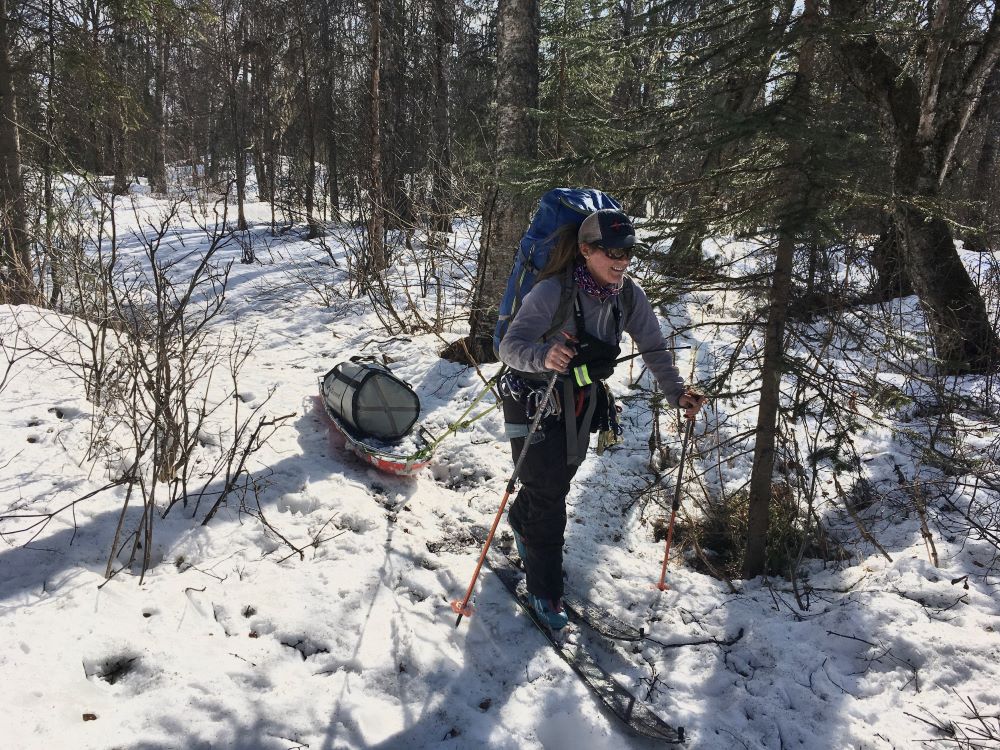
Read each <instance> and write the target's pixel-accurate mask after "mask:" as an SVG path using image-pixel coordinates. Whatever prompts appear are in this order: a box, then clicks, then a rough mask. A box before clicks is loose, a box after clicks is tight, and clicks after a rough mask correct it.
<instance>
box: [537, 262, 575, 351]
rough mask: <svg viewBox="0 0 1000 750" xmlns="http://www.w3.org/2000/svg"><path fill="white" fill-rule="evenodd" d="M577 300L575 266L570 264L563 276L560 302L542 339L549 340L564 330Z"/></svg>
mask: <svg viewBox="0 0 1000 750" xmlns="http://www.w3.org/2000/svg"><path fill="white" fill-rule="evenodd" d="M575 300H576V283H575V282H574V281H573V266H570V267H569V269H567V271H566V273H565V274H563V276H562V283H561V285H560V288H559V304H558V306H556V311H555V314H554V315H553V316H552V323H551V324H550V326H549V329H548V330H547V331H546V332H545V333H544V334H542V341H546V340H548V339H549V338H551V337H552V336H554V335H555V334H557V333H559V331H561V330H562V327H563V323H565V322H566V318H567V317H568V316H569V312H570V309H572V307H573V302H574V301H575Z"/></svg>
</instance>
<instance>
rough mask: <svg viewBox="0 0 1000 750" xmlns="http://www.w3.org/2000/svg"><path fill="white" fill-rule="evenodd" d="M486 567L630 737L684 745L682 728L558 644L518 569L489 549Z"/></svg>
mask: <svg viewBox="0 0 1000 750" xmlns="http://www.w3.org/2000/svg"><path fill="white" fill-rule="evenodd" d="M486 563H487V565H489V567H490V569H491V570H492V571H493V573H494V574H495V575H496V577H497V578H498V579H500V582H501V583H503V585H504V587H505V588H506V589H507V590H508V591H509V592H510V593H511V595H512V596H513V597H514V599H515V600H516V601H517V603H518V604H519V605H520V607H521V609H523V610H524V612H525V613H526V614H527V615H528V617H529V618H530V619H531V621H532V622H533V623H535V626H536V627H537V628H538V629H539V630H540V631H541V632H542V634H543V635H544V636H545V637H546V638H547V639H548V641H549V643H550V644H552V647H553V648H554V649H555V650H556V652H557V653H558V654H559V656H560V657H562V659H563V661H565V662H566V663H567V664H568V665H569V666H570V667H571V668H572V669H573V671H574V672H576V674H577V675H578V676H579V677H580V679H581V680H583V682H584V684H585V685H586V686H587V687H588V688H589V689H590V691H591V692H593V693H594V695H596V696H597V697H598V698H600V700H601V702H602V703H603V704H604V705H605V706H606V707H607V708H608V709H609V710H610V711H611V712H612V713H613V714H614V715H615V716H617V717H618V718H619V719H620V720H621V721H623V722H624V723H625V725H626V726H627V727H628V728H629V730H630V731H631V732H632V733H633V734H636V735H640V736H642V737H649V738H652V739H655V740H660V741H663V742H668V743H671V744H680V743H682V742H684V727H677V728H676V729H675V728H674V727H672V726H670V725H669V724H667V723H666V722H665V721H663V720H662V719H661V718H660V717H659V716H657V715H656V714H655V713H654V712H653V710H652V709H651V708H650V707H649V706H647V705H646V704H645V703H644V702H643V701H642V700H640V699H639V698H637V697H636V696H635V695H634V694H633V693H632V692H631V691H630V690H628V689H627V688H625V687H624V686H623V685H621V684H620V683H618V682H617V681H616V680H615V679H614V678H613V677H612V676H611V675H610V674H609V673H608V671H607V670H605V669H604V668H603V667H602V666H601V665H600V664H598V663H597V662H596V661H595V660H594V658H593V656H591V655H590V654H589V653H588V652H587V650H586V648H584V646H583V645H582V644H581V643H570V642H568V641H565V640H561V639H560V638H559V637H558V636H557V635H556V634H555V633H553V632H552V630H550V629H549V628H548V626H546V625H545V624H544V623H543V622H541V621H540V620H539V619H538V617H537V616H536V615H535V611H534V609H532V607H531V604H529V603H528V596H527V589H526V588H525V585H524V577H523V575H522V574H521V571H520V568H518V567H517V566H516V565H515V564H514V563H513V561H512V560H511V559H510V558H508V557H507V556H506V555H505V554H503V553H502V552H498V551H497V550H494V549H492V548H491V549H489V550H488V552H487V554H486Z"/></svg>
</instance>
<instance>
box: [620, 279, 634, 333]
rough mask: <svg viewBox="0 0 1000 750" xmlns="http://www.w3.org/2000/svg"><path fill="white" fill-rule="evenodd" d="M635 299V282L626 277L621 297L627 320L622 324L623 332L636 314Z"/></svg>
mask: <svg viewBox="0 0 1000 750" xmlns="http://www.w3.org/2000/svg"><path fill="white" fill-rule="evenodd" d="M635 297H636V295H635V282H634V281H632V277H630V276H626V277H625V281H624V282H623V283H622V296H621V303H622V309H623V310H624V311H625V319H624V321H623V322H622V324H621V327H622V330H625V326H627V325H628V322H629V321H630V320H631V319H632V314H633V313H635Z"/></svg>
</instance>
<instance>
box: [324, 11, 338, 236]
mask: <svg viewBox="0 0 1000 750" xmlns="http://www.w3.org/2000/svg"><path fill="white" fill-rule="evenodd" d="M338 11H339V5H338V6H337V7H334V0H324V3H323V15H322V19H321V22H320V26H321V29H322V31H321V34H322V45H323V56H324V61H323V70H324V73H323V75H324V78H325V81H324V90H325V91H326V100H325V110H326V112H325V115H326V116H325V118H324V120H325V121H324V129H325V133H326V175H327V176H326V179H327V196H328V199H329V201H330V211H331V218H332V219H333V220H334V221H340V164H339V160H340V138H339V134H338V130H337V128H338V117H337V110H338V107H339V106H340V102H339V101H338V88H339V86H338V83H339V71H341V70H342V69H343V61H342V59H341V55H340V44H339V42H340V39H339V38H338V39H336V40H335V39H334V37H333V31H334V29H335V28H337V29H339V24H340V23H341V21H340V20H339V13H338ZM334 23H337V24H338V26H336V27H335V26H334Z"/></svg>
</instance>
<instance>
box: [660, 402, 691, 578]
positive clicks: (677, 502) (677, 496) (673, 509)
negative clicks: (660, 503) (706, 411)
mask: <svg viewBox="0 0 1000 750" xmlns="http://www.w3.org/2000/svg"><path fill="white" fill-rule="evenodd" d="M693 431H694V420H693V419H690V420H688V423H687V429H686V430H685V431H684V441H683V442H682V443H681V462H680V464H679V465H678V467H677V486H676V487H674V502H673V504H672V505H671V506H670V525H669V526H668V527H667V549H666V551H665V552H664V553H663V568H661V569H660V582H659V583H658V584H656V588H658V589H659V590H660V591H666V590H667V589H668V588H670V587H669V586H667V584H666V583H664V581H665V580H666V578H667V561H668V560H669V559H670V544H671V542H673V540H674V520H675V519H676V518H677V509H678V508H680V507H681V474H683V473H684V459H685V457H686V456H687V447H688V440H690V439H691V433H692V432H693Z"/></svg>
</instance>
